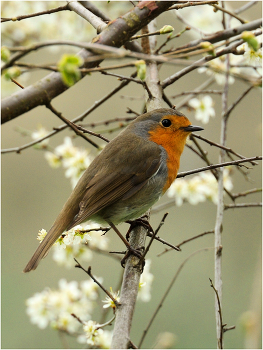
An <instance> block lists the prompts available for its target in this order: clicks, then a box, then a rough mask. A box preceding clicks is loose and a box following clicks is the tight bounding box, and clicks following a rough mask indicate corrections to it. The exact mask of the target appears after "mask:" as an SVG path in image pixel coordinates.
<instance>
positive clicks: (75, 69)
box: [58, 54, 83, 86]
mask: <svg viewBox="0 0 263 350" xmlns="http://www.w3.org/2000/svg"><path fill="white" fill-rule="evenodd" d="M82 64H83V59H82V58H81V57H79V56H75V55H67V54H65V55H63V56H62V57H61V59H60V61H59V62H58V70H59V71H60V73H61V76H62V80H63V82H64V83H65V84H66V85H67V86H72V85H74V84H75V83H76V82H77V81H78V80H79V79H80V78H81V73H80V71H79V67H80V66H82Z"/></svg>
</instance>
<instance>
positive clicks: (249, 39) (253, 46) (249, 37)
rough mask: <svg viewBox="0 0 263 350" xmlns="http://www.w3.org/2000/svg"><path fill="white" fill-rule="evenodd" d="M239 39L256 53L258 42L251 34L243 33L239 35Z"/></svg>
mask: <svg viewBox="0 0 263 350" xmlns="http://www.w3.org/2000/svg"><path fill="white" fill-rule="evenodd" d="M241 38H242V39H243V40H244V41H245V42H246V43H247V44H248V46H249V47H250V48H251V49H252V50H254V51H257V50H258V49H259V42H258V41H257V38H256V37H255V35H254V34H253V33H252V32H248V31H244V32H243V33H242V34H241Z"/></svg>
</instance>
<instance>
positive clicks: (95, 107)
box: [1, 73, 136, 154]
mask: <svg viewBox="0 0 263 350" xmlns="http://www.w3.org/2000/svg"><path fill="white" fill-rule="evenodd" d="M131 76H136V73H133V74H132V75H131ZM129 83H130V82H129V81H127V80H125V81H123V82H121V84H120V85H119V86H117V87H116V88H114V89H113V90H112V91H110V92H109V93H108V94H106V95H105V96H103V97H102V98H101V99H100V100H97V101H95V102H94V104H93V105H92V106H91V107H90V108H89V109H87V110H86V111H85V112H84V113H82V114H81V115H79V116H78V117H76V118H74V119H73V120H71V123H77V122H79V121H82V120H83V119H84V118H85V117H86V116H88V115H89V114H90V113H91V112H93V111H94V110H95V109H97V108H98V107H99V106H100V105H102V104H103V103H104V102H105V101H107V100H108V99H110V98H111V97H112V96H113V95H115V94H116V93H117V92H119V91H120V90H121V89H122V88H124V87H125V86H126V85H128V84H129ZM67 127H68V125H67V124H63V125H61V126H59V127H57V128H56V129H55V130H53V131H51V132H50V133H48V134H47V135H46V136H44V137H41V138H39V139H37V140H35V141H31V142H29V143H27V144H25V145H23V146H20V147H14V148H7V149H2V151H1V153H3V154H5V153H12V152H15V153H20V152H21V151H23V150H24V149H27V148H30V147H32V146H34V145H35V144H37V143H39V142H41V141H43V140H46V139H48V138H49V137H51V136H53V135H56V134H57V133H58V132H60V131H62V130H64V129H66V128H67Z"/></svg>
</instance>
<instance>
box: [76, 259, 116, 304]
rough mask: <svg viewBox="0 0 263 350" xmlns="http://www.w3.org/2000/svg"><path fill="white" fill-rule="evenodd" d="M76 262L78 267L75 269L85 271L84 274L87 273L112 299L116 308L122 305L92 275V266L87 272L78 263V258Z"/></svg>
mask: <svg viewBox="0 0 263 350" xmlns="http://www.w3.org/2000/svg"><path fill="white" fill-rule="evenodd" d="M74 260H75V261H76V263H77V264H76V265H75V267H77V268H79V269H81V270H83V271H84V272H86V273H87V274H88V275H89V276H90V278H91V279H92V280H93V281H94V282H95V283H96V284H97V285H98V286H99V287H100V288H101V289H102V290H103V291H104V293H106V294H107V295H108V297H109V298H111V300H112V301H113V302H114V304H115V305H116V306H120V303H119V302H118V301H117V300H116V299H115V298H114V297H113V296H112V295H111V293H110V292H108V291H107V289H105V288H104V287H103V285H102V284H101V283H100V282H99V281H98V280H97V279H96V278H95V277H94V276H93V275H92V273H91V266H89V267H88V270H85V269H84V267H83V266H81V265H80V263H79V262H78V260H77V259H76V258H74Z"/></svg>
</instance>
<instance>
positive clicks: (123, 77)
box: [101, 70, 153, 99]
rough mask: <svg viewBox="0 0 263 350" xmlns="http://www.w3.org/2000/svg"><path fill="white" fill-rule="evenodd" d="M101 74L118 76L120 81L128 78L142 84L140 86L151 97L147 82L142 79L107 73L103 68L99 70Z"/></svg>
mask: <svg viewBox="0 0 263 350" xmlns="http://www.w3.org/2000/svg"><path fill="white" fill-rule="evenodd" d="M101 74H104V75H110V76H113V77H117V78H119V80H120V81H122V80H128V81H133V82H134V83H137V84H140V85H142V86H143V87H144V88H145V90H146V91H147V92H148V95H149V99H152V97H153V96H152V93H151V91H150V90H149V88H148V86H147V84H146V82H145V81H143V80H140V79H135V78H131V77H125V76H124V75H120V74H114V73H108V72H106V71H103V70H102V71H101Z"/></svg>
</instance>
